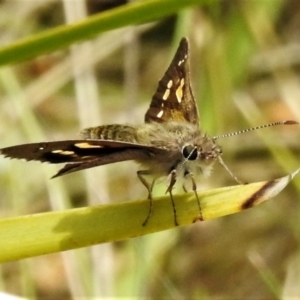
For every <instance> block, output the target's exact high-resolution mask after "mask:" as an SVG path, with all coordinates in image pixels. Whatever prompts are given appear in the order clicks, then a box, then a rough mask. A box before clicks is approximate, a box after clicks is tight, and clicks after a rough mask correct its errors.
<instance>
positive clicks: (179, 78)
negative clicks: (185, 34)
mask: <svg viewBox="0 0 300 300" xmlns="http://www.w3.org/2000/svg"><path fill="white" fill-rule="evenodd" d="M170 121H177V122H189V123H193V124H196V125H198V124H199V115H198V108H197V103H196V101H195V98H194V96H193V92H192V88H191V79H190V67H189V45H188V40H187V39H186V38H183V39H182V40H181V42H180V44H179V47H178V49H177V51H176V54H175V56H174V58H173V60H172V62H171V64H170V66H169V68H168V69H167V71H166V73H165V75H164V76H163V77H162V79H161V80H160V81H159V83H158V87H157V90H156V92H155V94H154V95H153V97H152V101H151V104H150V107H149V109H148V111H147V112H146V115H145V122H146V123H150V122H158V123H162V122H170Z"/></svg>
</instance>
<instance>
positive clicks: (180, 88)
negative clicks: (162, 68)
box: [176, 78, 184, 103]
mask: <svg viewBox="0 0 300 300" xmlns="http://www.w3.org/2000/svg"><path fill="white" fill-rule="evenodd" d="M183 86H184V79H183V78H181V80H180V85H179V87H178V88H177V90H176V98H177V101H178V102H179V103H181V101H182V96H183V91H182V88H183Z"/></svg>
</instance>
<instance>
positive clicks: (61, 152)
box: [0, 140, 164, 177]
mask: <svg viewBox="0 0 300 300" xmlns="http://www.w3.org/2000/svg"><path fill="white" fill-rule="evenodd" d="M162 151H164V150H161V149H158V148H155V147H149V146H146V145H139V144H133V143H128V142H118V141H110V140H66V141H56V142H45V143H32V144H23V145H17V146H12V147H7V148H3V149H0V153H1V154H3V155H4V156H5V157H9V158H17V159H25V160H27V161H30V160H36V161H41V162H49V163H53V164H57V163H67V164H66V165H65V166H64V167H63V168H62V169H61V170H60V171H59V172H58V173H57V174H56V175H54V176H53V177H58V176H62V175H65V174H68V173H71V172H76V171H79V170H83V169H88V168H92V167H96V166H101V165H106V164H110V163H114V162H120V161H126V160H135V159H139V158H144V157H147V156H148V155H153V154H157V153H158V152H162Z"/></svg>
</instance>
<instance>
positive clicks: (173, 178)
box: [166, 170, 178, 226]
mask: <svg viewBox="0 0 300 300" xmlns="http://www.w3.org/2000/svg"><path fill="white" fill-rule="evenodd" d="M176 176H177V172H176V170H172V171H171V173H170V174H169V177H170V184H169V186H168V188H167V190H166V193H169V194H170V198H171V201H172V207H173V213H174V224H175V225H176V226H178V222H177V212H176V206H175V202H174V199H173V194H172V189H173V187H174V185H175V183H176Z"/></svg>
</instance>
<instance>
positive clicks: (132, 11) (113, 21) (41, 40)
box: [0, 0, 215, 65]
mask: <svg viewBox="0 0 300 300" xmlns="http://www.w3.org/2000/svg"><path fill="white" fill-rule="evenodd" d="M214 1H215V0H185V1H181V0H148V1H138V2H135V3H132V4H128V5H125V6H122V7H119V8H115V9H112V10H109V11H106V12H103V13H99V14H96V15H94V16H91V17H89V18H88V19H86V20H84V21H82V22H78V23H76V24H71V25H64V26H59V27H57V28H55V29H52V30H48V31H45V32H43V33H40V34H36V35H34V36H31V37H29V38H26V39H24V40H21V41H17V42H15V43H13V44H10V45H8V46H6V47H3V48H2V49H0V65H5V64H11V63H16V62H20V61H23V60H27V59H31V58H34V57H37V56H39V55H42V54H46V53H50V52H53V51H55V50H59V49H62V48H65V47H67V46H69V45H71V44H73V43H76V42H80V41H84V40H87V39H90V38H93V37H95V36H96V35H98V34H100V33H103V32H105V31H108V30H112V29H116V28H121V27H124V26H128V25H133V24H142V23H145V22H149V21H154V20H157V19H159V18H162V17H165V16H168V15H171V14H174V13H176V12H178V11H180V10H181V9H183V8H186V7H189V6H193V5H199V4H209V3H212V2H214Z"/></svg>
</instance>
